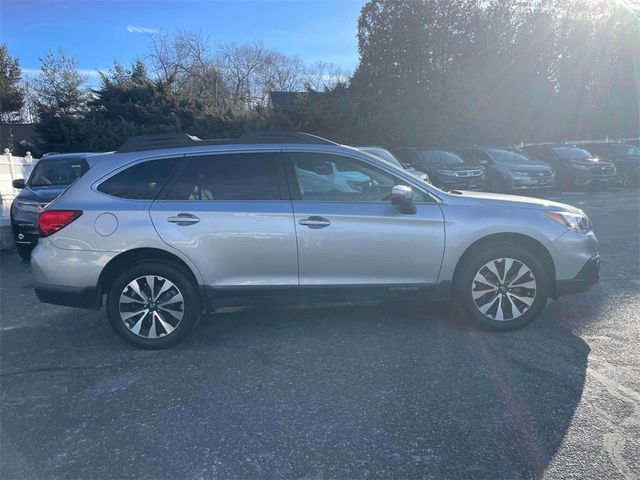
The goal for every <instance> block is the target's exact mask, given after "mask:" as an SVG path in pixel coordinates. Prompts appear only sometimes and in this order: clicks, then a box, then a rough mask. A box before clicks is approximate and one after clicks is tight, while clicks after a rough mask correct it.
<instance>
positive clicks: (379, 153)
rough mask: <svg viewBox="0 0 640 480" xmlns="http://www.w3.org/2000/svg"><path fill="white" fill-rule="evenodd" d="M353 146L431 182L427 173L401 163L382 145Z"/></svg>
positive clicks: (424, 180)
mask: <svg viewBox="0 0 640 480" xmlns="http://www.w3.org/2000/svg"><path fill="white" fill-rule="evenodd" d="M355 148H357V149H358V150H360V151H361V152H364V153H368V154H370V155H373V156H374V157H376V158H379V159H380V160H382V161H383V162H387V163H388V164H389V165H393V166H394V167H398V168H400V169H401V170H406V171H407V172H409V173H410V174H411V175H413V176H414V177H416V178H418V179H420V180H422V181H423V182H427V183H431V180H430V179H429V175H427V174H426V173H425V172H421V171H420V170H416V169H415V168H413V167H412V166H411V165H409V164H405V163H402V162H401V161H400V160H398V158H397V157H396V156H395V155H394V154H393V153H391V152H390V151H389V150H386V149H384V148H382V147H378V146H375V145H368V146H367V145H365V146H360V147H355Z"/></svg>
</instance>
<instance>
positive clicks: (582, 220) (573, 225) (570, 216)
mask: <svg viewBox="0 0 640 480" xmlns="http://www.w3.org/2000/svg"><path fill="white" fill-rule="evenodd" d="M545 213H546V214H547V216H548V217H549V218H551V219H552V220H555V221H556V222H558V223H561V224H562V225H564V226H565V227H567V228H570V229H571V230H575V231H576V232H578V233H589V232H590V231H591V220H589V217H587V216H586V215H585V214H584V213H571V212H545Z"/></svg>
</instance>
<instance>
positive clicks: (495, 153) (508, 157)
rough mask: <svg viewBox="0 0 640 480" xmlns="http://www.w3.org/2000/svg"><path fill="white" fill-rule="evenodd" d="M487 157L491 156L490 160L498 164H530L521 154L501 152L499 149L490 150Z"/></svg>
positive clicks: (508, 151)
mask: <svg viewBox="0 0 640 480" xmlns="http://www.w3.org/2000/svg"><path fill="white" fill-rule="evenodd" d="M489 155H491V158H492V159H493V160H494V161H495V162H498V163H531V160H529V159H528V158H527V157H525V156H524V155H522V154H521V153H517V152H512V151H511V150H503V149H501V148H492V149H490V150H489Z"/></svg>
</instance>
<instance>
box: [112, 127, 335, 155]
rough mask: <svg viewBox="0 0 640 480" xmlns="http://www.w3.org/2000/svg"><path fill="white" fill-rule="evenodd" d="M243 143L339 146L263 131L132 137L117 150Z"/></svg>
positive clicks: (319, 139) (297, 134)
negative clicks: (206, 136)
mask: <svg viewBox="0 0 640 480" xmlns="http://www.w3.org/2000/svg"><path fill="white" fill-rule="evenodd" d="M243 143H254V144H260V143H301V144H316V145H337V143H335V142H332V141H331V140H327V139H326V138H322V137H318V136H316V135H311V134H310V133H303V132H287V131H275V130H273V131H272V130H262V131H252V132H245V133H243V134H242V135H240V136H239V137H238V138H222V139H211V140H201V139H200V138H198V137H195V136H192V135H188V134H186V133H161V134H156V135H141V136H137V137H131V138H129V139H128V140H127V141H126V142H124V143H123V144H122V146H121V147H120V148H119V149H118V150H117V153H126V152H139V151H144V150H157V149H162V148H179V147H197V146H204V145H229V144H243Z"/></svg>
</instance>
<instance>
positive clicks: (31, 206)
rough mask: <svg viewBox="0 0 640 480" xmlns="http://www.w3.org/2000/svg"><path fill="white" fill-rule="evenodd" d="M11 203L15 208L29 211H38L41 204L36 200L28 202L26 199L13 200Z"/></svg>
mask: <svg viewBox="0 0 640 480" xmlns="http://www.w3.org/2000/svg"><path fill="white" fill-rule="evenodd" d="M13 204H14V205H15V207H16V209H17V210H21V211H23V212H30V213H40V212H41V211H42V206H41V205H40V204H39V203H38V202H30V201H28V200H14V201H13Z"/></svg>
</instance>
